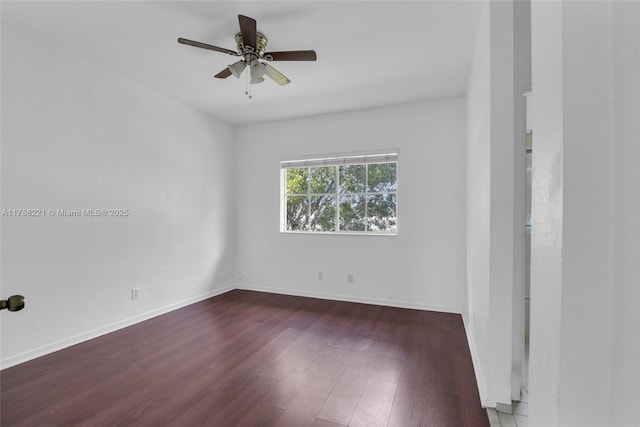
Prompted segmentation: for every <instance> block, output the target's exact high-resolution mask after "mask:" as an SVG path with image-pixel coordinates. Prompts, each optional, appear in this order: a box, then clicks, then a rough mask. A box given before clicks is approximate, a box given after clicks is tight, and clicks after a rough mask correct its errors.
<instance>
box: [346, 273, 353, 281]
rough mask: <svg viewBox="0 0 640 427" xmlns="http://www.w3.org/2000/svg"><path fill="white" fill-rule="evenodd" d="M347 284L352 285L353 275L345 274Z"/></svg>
mask: <svg viewBox="0 0 640 427" xmlns="http://www.w3.org/2000/svg"><path fill="white" fill-rule="evenodd" d="M347 283H353V274H351V273H349V274H347Z"/></svg>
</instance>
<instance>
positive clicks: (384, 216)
mask: <svg viewBox="0 0 640 427" xmlns="http://www.w3.org/2000/svg"><path fill="white" fill-rule="evenodd" d="M397 219H398V218H397V211H396V195H395V194H372V195H370V196H369V199H368V203H367V228H368V231H379V232H385V231H386V232H389V231H391V232H396V231H398V229H397V224H398V221H397Z"/></svg>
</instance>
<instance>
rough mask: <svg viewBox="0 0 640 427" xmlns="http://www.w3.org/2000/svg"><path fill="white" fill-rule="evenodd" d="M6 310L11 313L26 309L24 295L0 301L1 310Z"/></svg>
mask: <svg viewBox="0 0 640 427" xmlns="http://www.w3.org/2000/svg"><path fill="white" fill-rule="evenodd" d="M5 308H7V309H9V311H20V310H22V309H23V308H24V297H23V296H22V295H12V296H10V297H9V299H7V300H4V299H3V300H0V310H4V309H5Z"/></svg>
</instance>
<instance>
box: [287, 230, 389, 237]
mask: <svg viewBox="0 0 640 427" xmlns="http://www.w3.org/2000/svg"><path fill="white" fill-rule="evenodd" d="M280 234H294V235H295V234H305V235H321V236H376V237H397V236H398V232H397V231H396V232H394V233H391V232H389V233H374V232H361V231H280Z"/></svg>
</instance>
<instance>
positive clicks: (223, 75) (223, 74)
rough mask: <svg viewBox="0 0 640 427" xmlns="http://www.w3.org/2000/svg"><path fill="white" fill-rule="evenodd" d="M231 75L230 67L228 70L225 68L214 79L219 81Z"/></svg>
mask: <svg viewBox="0 0 640 427" xmlns="http://www.w3.org/2000/svg"><path fill="white" fill-rule="evenodd" d="M230 75H231V70H229V67H227V68H225V69H224V70H222V71H220V72H219V73H218V74H216V75H215V76H213V77H215V78H218V79H226V78H227V77H229V76H230Z"/></svg>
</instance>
